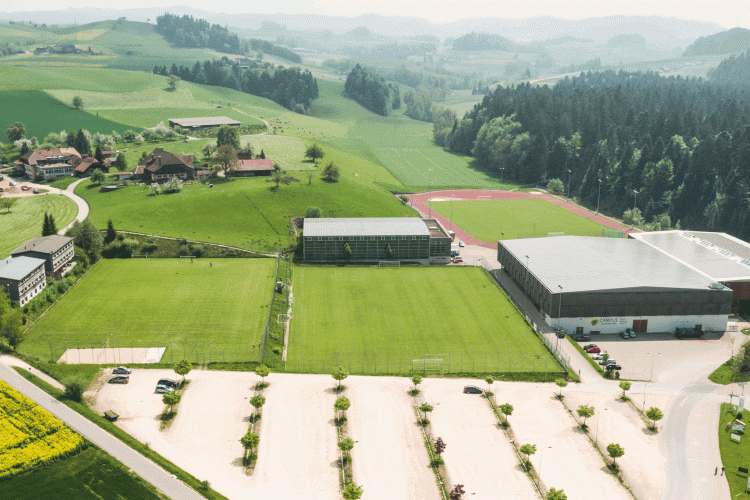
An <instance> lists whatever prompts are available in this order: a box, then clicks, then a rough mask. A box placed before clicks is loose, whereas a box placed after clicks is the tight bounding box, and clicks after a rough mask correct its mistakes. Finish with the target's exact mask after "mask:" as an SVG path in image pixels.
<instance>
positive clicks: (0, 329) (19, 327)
mask: <svg viewBox="0 0 750 500" xmlns="http://www.w3.org/2000/svg"><path fill="white" fill-rule="evenodd" d="M0 295H3V296H4V295H5V294H4V293H2V292H0ZM22 316H23V315H22V314H21V311H20V310H18V309H13V310H12V311H10V312H9V313H7V314H5V316H3V318H2V324H0V337H2V338H4V339H5V341H6V342H7V343H8V345H9V346H10V347H11V348H12V349H13V350H14V351H15V350H16V349H17V348H18V345H19V344H20V343H21V342H22V341H23V317H22Z"/></svg>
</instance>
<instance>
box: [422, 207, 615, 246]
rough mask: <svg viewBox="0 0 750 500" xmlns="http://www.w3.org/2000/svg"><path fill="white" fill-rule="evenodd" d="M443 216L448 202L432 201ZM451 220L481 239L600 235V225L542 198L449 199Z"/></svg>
mask: <svg viewBox="0 0 750 500" xmlns="http://www.w3.org/2000/svg"><path fill="white" fill-rule="evenodd" d="M432 208H433V210H436V211H437V212H438V213H440V214H441V215H442V216H443V217H449V216H450V214H451V202H450V201H435V202H432ZM453 223H454V224H455V225H457V226H458V227H460V228H461V229H463V230H464V231H466V232H467V233H469V234H470V235H472V236H473V237H475V238H477V239H479V240H482V241H497V240H500V239H506V240H509V239H514V238H533V237H535V236H537V237H538V236H547V235H548V234H549V233H565V235H566V236H568V235H575V236H601V235H602V227H603V226H602V225H601V224H599V223H598V222H594V221H592V220H591V219H587V218H586V217H581V216H580V215H578V214H575V213H573V212H571V211H570V210H565V209H564V208H561V207H558V206H557V205H554V204H552V203H550V202H548V201H545V200H535V199H520V200H466V201H455V202H453Z"/></svg>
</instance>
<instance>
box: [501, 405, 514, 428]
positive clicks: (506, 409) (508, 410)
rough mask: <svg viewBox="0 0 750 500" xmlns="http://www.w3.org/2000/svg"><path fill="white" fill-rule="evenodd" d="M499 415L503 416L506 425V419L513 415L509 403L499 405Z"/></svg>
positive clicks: (511, 406)
mask: <svg viewBox="0 0 750 500" xmlns="http://www.w3.org/2000/svg"><path fill="white" fill-rule="evenodd" d="M500 413H502V414H503V415H505V423H506V424H507V423H508V417H510V416H511V415H513V405H512V404H509V403H505V404H503V405H500Z"/></svg>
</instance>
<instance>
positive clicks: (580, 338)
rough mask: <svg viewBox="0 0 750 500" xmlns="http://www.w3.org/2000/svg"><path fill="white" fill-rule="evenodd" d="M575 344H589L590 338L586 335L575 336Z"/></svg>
mask: <svg viewBox="0 0 750 500" xmlns="http://www.w3.org/2000/svg"><path fill="white" fill-rule="evenodd" d="M575 340H576V342H589V341H590V340H591V337H589V336H588V335H576V336H575Z"/></svg>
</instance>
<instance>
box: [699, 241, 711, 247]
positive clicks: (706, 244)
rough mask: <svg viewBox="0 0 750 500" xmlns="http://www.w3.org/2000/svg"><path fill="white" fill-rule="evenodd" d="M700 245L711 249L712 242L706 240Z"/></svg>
mask: <svg viewBox="0 0 750 500" xmlns="http://www.w3.org/2000/svg"><path fill="white" fill-rule="evenodd" d="M700 244H701V245H703V246H704V247H710V246H711V242H710V241H706V240H701V241H700Z"/></svg>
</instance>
